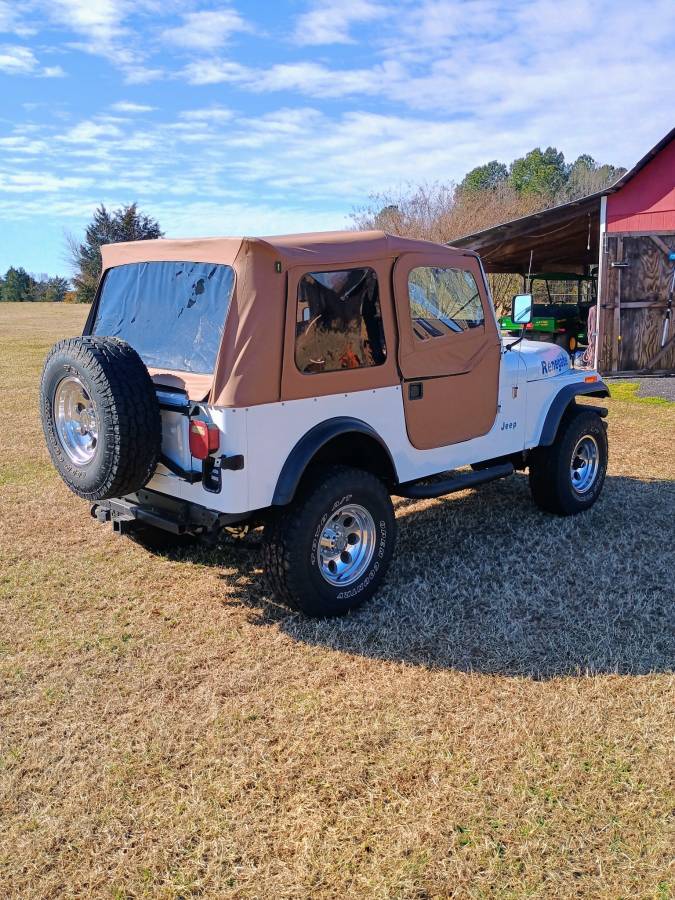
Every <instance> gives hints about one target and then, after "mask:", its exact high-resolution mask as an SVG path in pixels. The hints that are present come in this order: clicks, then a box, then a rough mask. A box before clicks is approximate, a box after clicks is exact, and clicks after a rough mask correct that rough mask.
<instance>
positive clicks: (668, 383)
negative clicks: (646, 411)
mask: <svg viewBox="0 0 675 900" xmlns="http://www.w3.org/2000/svg"><path fill="white" fill-rule="evenodd" d="M605 381H609V382H610V383H612V382H614V383H615V384H619V383H620V382H621V381H632V382H637V384H638V385H639V387H638V389H637V396H638V397H663V398H664V399H665V400H672V401H673V402H675V375H664V376H662V377H661V378H650V377H643V378H642V377H639V376H636V377H635V378H606V379H605Z"/></svg>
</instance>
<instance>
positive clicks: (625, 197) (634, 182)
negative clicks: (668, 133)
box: [607, 140, 675, 234]
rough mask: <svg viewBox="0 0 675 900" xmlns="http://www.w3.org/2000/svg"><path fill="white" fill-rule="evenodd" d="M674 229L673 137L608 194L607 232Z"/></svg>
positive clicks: (674, 178) (665, 230)
mask: <svg viewBox="0 0 675 900" xmlns="http://www.w3.org/2000/svg"><path fill="white" fill-rule="evenodd" d="M673 230H675V140H673V141H671V142H670V144H668V146H667V147H664V148H663V150H661V151H660V153H659V154H658V155H657V156H655V157H654V159H652V160H651V161H650V162H648V163H647V165H646V166H645V167H644V169H642V170H641V171H640V172H638V173H637V175H636V176H635V177H634V178H631V180H630V181H629V182H628V184H627V185H626V186H625V187H623V188H621V190H619V191H617V193H616V194H610V195H609V196H608V197H607V231H608V232H609V233H614V234H618V233H622V232H623V233H625V232H629V231H633V232H634V231H638V232H641V231H642V232H644V231H653V232H656V233H657V234H662V233H663V232H667V231H673Z"/></svg>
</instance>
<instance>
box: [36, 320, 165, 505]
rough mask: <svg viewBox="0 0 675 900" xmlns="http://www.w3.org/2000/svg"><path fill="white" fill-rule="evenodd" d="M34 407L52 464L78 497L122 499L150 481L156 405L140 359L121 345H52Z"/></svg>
mask: <svg viewBox="0 0 675 900" xmlns="http://www.w3.org/2000/svg"><path fill="white" fill-rule="evenodd" d="M40 408H41V416H42V429H43V431H44V435H45V440H46V442H47V448H48V450H49V453H50V455H51V458H52V462H53V463H54V465H55V466H56V469H57V471H58V473H59V475H60V476H61V478H63V480H64V481H65V483H66V484H67V485H68V487H69V488H70V489H71V491H74V492H75V493H76V494H78V495H79V496H80V497H84V498H85V499H86V500H105V499H107V498H109V497H123V496H124V495H125V494H130V493H133V492H134V491H137V490H138V489H139V488H142V487H143V485H144V484H146V483H147V482H148V481H149V480H150V478H151V477H152V474H153V472H154V470H155V466H156V465H157V462H158V460H159V456H160V452H161V444H162V424H161V417H160V412H159V403H158V401H157V396H156V394H155V387H154V385H153V383H152V379H151V378H150V374H149V372H148V370H147V369H146V367H145V365H144V363H143V360H142V359H141V358H140V356H139V355H138V353H136V351H135V350H134V349H133V347H130V346H129V344H127V343H126V342H125V341H121V340H119V339H118V338H111V337H81V338H69V339H68V340H65V341H59V342H58V344H55V345H54V346H53V347H52V349H51V350H50V351H49V354H48V356H47V359H46V360H45V364H44V368H43V370H42V381H41V384H40Z"/></svg>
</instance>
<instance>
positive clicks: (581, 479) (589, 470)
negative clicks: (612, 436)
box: [570, 434, 600, 494]
mask: <svg viewBox="0 0 675 900" xmlns="http://www.w3.org/2000/svg"><path fill="white" fill-rule="evenodd" d="M599 468H600V451H599V449H598V444H597V441H596V440H595V438H594V437H591V435H590V434H586V435H584V436H583V437H582V438H580V440H578V441H577V445H576V447H575V448H574V452H573V453H572V464H571V466H570V478H571V479H572V487H573V488H574V490H575V491H576V492H577V494H586V493H587V492H588V491H590V489H591V488H592V487H593V485H594V484H595V479H596V478H597V476H598V470H599Z"/></svg>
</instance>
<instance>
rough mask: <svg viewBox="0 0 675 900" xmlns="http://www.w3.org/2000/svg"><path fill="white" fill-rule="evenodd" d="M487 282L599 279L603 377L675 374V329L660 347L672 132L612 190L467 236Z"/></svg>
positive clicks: (670, 242)
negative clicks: (513, 277)
mask: <svg viewBox="0 0 675 900" xmlns="http://www.w3.org/2000/svg"><path fill="white" fill-rule="evenodd" d="M453 244H455V245H457V246H460V247H470V248H471V249H473V250H477V251H478V252H479V253H480V254H481V256H482V257H483V261H484V265H485V268H486V270H487V271H489V272H511V273H518V274H521V275H524V274H526V273H527V271H528V269H529V266H530V261H531V260H534V268H535V270H539V271H542V270H549V271H568V272H576V273H579V274H589V273H591V272H597V275H598V303H597V312H596V318H597V332H596V335H595V337H596V339H597V340H596V350H595V358H596V361H597V366H598V368H599V369H600V371H601V372H675V321H674V320H673V318H672V317H671V319H670V322H669V328H668V330H667V332H666V335H665V340H664V320H665V316H666V309H667V298H668V290H669V286H670V282H671V280H672V275H673V267H674V266H675V263H674V262H673V261H672V260H670V259H669V255H670V254H671V253H673V252H675V128H674V129H673V130H672V131H671V132H670V133H669V134H667V135H666V136H665V137H664V138H663V139H662V140H661V141H659V143H658V144H657V145H656V146H655V147H654V148H652V150H650V151H649V153H647V155H646V156H644V157H643V158H642V159H641V160H640V161H639V162H638V163H637V164H636V165H635V166H634V167H633V168H632V169H631V170H630V171H629V172H626V174H625V175H623V176H622V177H621V178H619V180H618V181H617V182H615V184H613V185H612V186H611V187H609V188H607V189H606V190H605V191H600V192H598V193H596V194H590V195H589V196H588V197H583V198H582V199H580V200H575V201H573V202H572V203H565V204H563V205H561V206H556V207H554V208H552V209H548V210H545V211H544V212H541V213H535V214H534V215H531V216H525V217H524V218H521V219H515V220H514V221H512V222H506V223H505V224H504V225H497V226H495V227H494V228H488V229H486V230H485V231H479V232H476V233H475V234H471V235H467V236H466V237H464V238H461V239H460V240H459V241H453Z"/></svg>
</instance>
